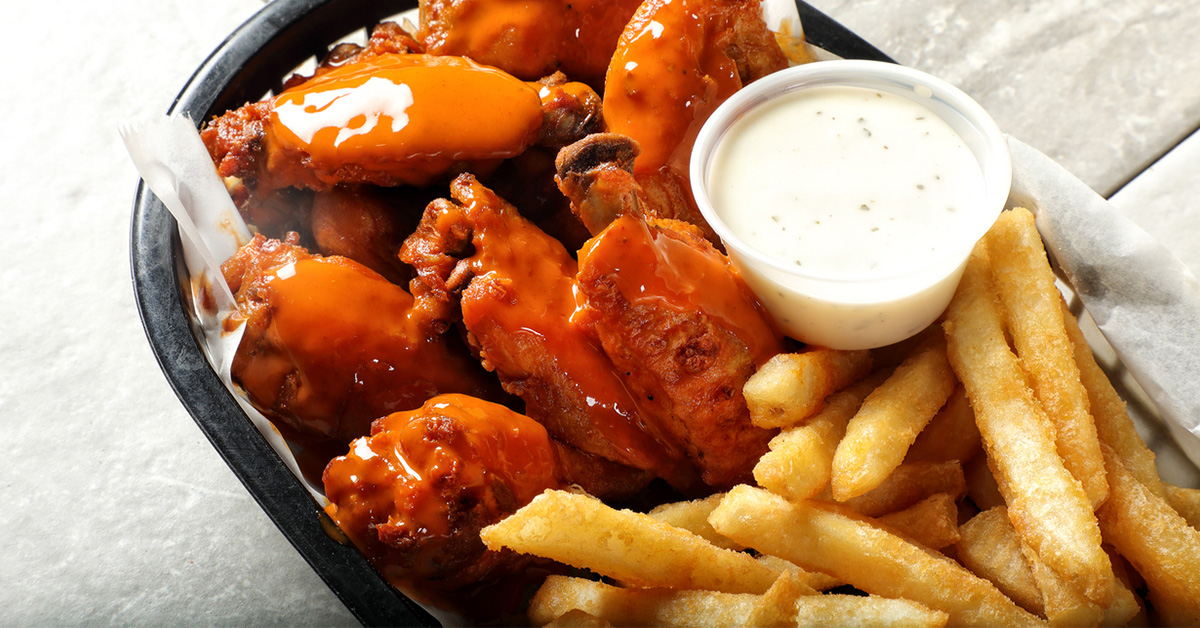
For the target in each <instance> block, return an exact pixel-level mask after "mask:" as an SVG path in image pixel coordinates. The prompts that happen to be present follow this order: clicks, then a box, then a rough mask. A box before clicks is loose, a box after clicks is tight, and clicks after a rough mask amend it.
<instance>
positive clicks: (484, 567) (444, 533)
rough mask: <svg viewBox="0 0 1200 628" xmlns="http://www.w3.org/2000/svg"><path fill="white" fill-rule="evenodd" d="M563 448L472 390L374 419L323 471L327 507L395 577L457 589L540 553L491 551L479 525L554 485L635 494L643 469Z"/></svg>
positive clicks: (530, 423) (379, 565)
mask: <svg viewBox="0 0 1200 628" xmlns="http://www.w3.org/2000/svg"><path fill="white" fill-rule="evenodd" d="M616 467H617V466H616V465H614V464H613V463H611V462H607V461H603V460H597V459H594V458H592V457H589V456H587V455H586V454H583V453H582V452H580V451H578V450H576V449H575V448H573V447H570V446H568V445H564V444H562V443H560V442H558V441H555V440H554V439H552V438H550V435H549V434H548V433H547V432H546V429H545V428H544V427H542V426H541V425H540V424H539V423H537V422H536V421H534V420H533V419H530V418H529V417H526V416H524V415H522V414H518V413H516V412H513V411H512V410H509V409H508V408H506V407H504V406H501V405H497V404H494V403H489V402H486V401H482V400H479V399H476V398H473V397H469V396H465V395H440V396H437V397H434V398H432V399H430V400H429V401H427V402H425V404H424V405H422V406H421V407H420V408H419V409H416V410H410V411H406V412H397V413H394V414H391V415H389V416H387V417H384V418H381V419H379V420H377V421H375V423H374V424H372V426H371V435H370V436H369V437H364V438H360V439H357V440H355V441H354V442H353V443H352V444H351V445H350V448H349V452H348V453H346V454H345V455H343V456H339V457H337V458H335V459H334V460H333V461H331V462H330V463H329V466H327V467H326V469H325V473H324V476H323V482H324V485H325V493H326V496H327V497H328V499H329V502H330V505H329V506H327V507H326V511H327V512H328V513H329V515H330V517H332V518H333V520H334V521H335V522H336V523H337V524H338V527H339V528H340V529H342V530H343V531H344V532H346V534H347V535H348V536H349V537H350V539H351V540H352V541H353V542H354V544H355V545H356V546H357V547H358V548H359V549H361V550H362V551H363V553H364V554H365V555H366V556H367V557H368V559H369V560H370V561H371V562H372V563H373V564H374V565H375V566H376V567H377V568H378V569H379V571H380V572H381V573H383V574H384V575H385V576H386V577H387V578H388V579H389V580H390V581H391V582H393V583H394V584H397V585H400V586H402V585H404V584H420V585H424V586H425V587H426V588H432V589H437V590H443V591H444V590H454V589H458V588H460V587H463V586H465V585H472V584H475V583H477V582H479V581H481V580H485V579H487V578H494V577H496V576H500V575H507V574H512V573H515V572H516V571H517V570H518V569H519V568H521V567H523V566H526V565H528V564H529V563H530V561H531V560H532V559H531V558H530V557H528V556H524V555H520V554H517V553H515V552H511V551H503V552H494V551H489V550H487V549H486V548H485V547H484V545H483V542H482V541H480V539H479V531H480V530H481V529H482V528H483V527H484V526H487V525H490V524H492V523H495V522H497V521H499V520H500V519H502V518H504V517H505V516H507V515H509V514H512V513H513V512H516V510H517V509H518V508H520V507H521V506H524V505H525V504H527V503H529V501H531V500H532V499H533V498H534V497H535V496H537V495H538V494H539V493H541V492H542V491H544V490H545V489H548V488H565V487H568V486H571V485H573V484H582V485H584V487H585V488H586V489H588V490H589V492H593V491H595V492H593V494H596V495H600V496H614V495H617V496H620V495H626V494H628V493H630V492H631V491H633V490H636V489H638V488H640V487H641V486H642V485H643V484H644V474H639V473H636V472H631V470H629V469H627V468H626V469H624V470H620V469H617V471H616V475H609V474H608V473H607V472H608V471H612V470H613V469H614V468H616Z"/></svg>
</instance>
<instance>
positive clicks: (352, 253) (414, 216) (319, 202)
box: [310, 186, 431, 286]
mask: <svg viewBox="0 0 1200 628" xmlns="http://www.w3.org/2000/svg"><path fill="white" fill-rule="evenodd" d="M426 196H428V195H427V194H425V193H423V192H422V190H420V189H416V188H389V189H383V188H375V187H370V186H339V187H336V188H333V189H332V190H328V191H321V192H316V193H315V194H314V195H313V201H312V212H311V222H310V229H311V232H312V237H313V242H314V244H315V245H316V248H317V250H318V251H319V252H320V253H321V254H322V255H326V256H329V255H340V256H342V257H348V258H350V259H352V260H354V261H356V262H358V263H360V264H362V265H363V266H366V267H367V268H370V269H371V270H373V271H375V272H377V273H379V274H380V275H383V276H384V277H385V278H386V279H387V280H388V281H390V282H392V283H394V284H396V285H400V286H404V285H407V284H408V282H409V281H410V280H411V279H412V277H413V272H412V268H410V267H409V266H408V265H407V264H405V263H403V262H401V261H400V258H399V257H398V253H399V252H400V245H401V243H403V242H404V238H405V237H407V236H408V234H410V233H412V230H413V229H415V228H416V226H417V222H418V221H419V220H420V219H421V211H422V209H423V208H424V206H425V205H426V204H427V203H428V202H429V200H431V199H429V198H426Z"/></svg>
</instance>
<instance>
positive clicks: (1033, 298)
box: [985, 207, 1108, 508]
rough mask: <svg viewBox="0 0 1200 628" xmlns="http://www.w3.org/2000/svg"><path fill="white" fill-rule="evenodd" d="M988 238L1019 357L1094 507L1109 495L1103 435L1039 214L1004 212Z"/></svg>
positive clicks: (1059, 444)
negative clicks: (1037, 221) (1066, 321)
mask: <svg viewBox="0 0 1200 628" xmlns="http://www.w3.org/2000/svg"><path fill="white" fill-rule="evenodd" d="M985 240H986V242H987V248H988V254H989V255H990V256H991V261H992V277H993V281H994V282H995V287H996V292H997V294H998V295H999V297H1000V302H1001V303H1002V304H1003V305H1004V313H1005V322H1007V323H1008V328H1009V331H1010V332H1011V334H1012V339H1013V345H1014V346H1015V347H1016V350H1017V355H1018V356H1019V357H1020V363H1021V365H1022V366H1023V367H1024V369H1025V372H1026V373H1027V374H1028V375H1029V379H1030V381H1031V383H1032V385H1033V393H1034V396H1035V397H1037V399H1038V401H1039V402H1041V404H1042V407H1043V408H1044V409H1045V410H1046V414H1047V415H1048V416H1049V417H1050V420H1051V422H1052V423H1053V424H1054V428H1055V442H1056V444H1057V447H1058V454H1059V456H1060V457H1062V459H1063V463H1064V465H1065V466H1066V468H1067V470H1068V471H1070V472H1071V475H1073V476H1074V477H1075V479H1077V480H1079V482H1080V483H1081V484H1083V490H1084V491H1085V492H1087V495H1088V499H1090V500H1091V503H1092V507H1093V508H1095V507H1097V506H1099V505H1100V504H1101V503H1102V502H1103V501H1104V498H1105V497H1106V496H1107V495H1108V482H1107V481H1106V480H1105V479H1104V461H1103V460H1102V459H1101V457H1100V440H1099V438H1098V437H1097V436H1096V424H1095V422H1094V421H1093V420H1092V415H1091V411H1090V409H1089V402H1088V393H1087V390H1086V389H1085V388H1084V386H1083V383H1082V382H1081V381H1080V379H1079V367H1078V366H1077V365H1076V363H1075V356H1074V348H1073V346H1072V344H1071V341H1070V340H1069V339H1068V338H1067V334H1066V328H1065V327H1064V321H1063V313H1062V306H1061V305H1060V304H1061V303H1062V294H1061V293H1059V291H1058V288H1057V287H1056V286H1055V285H1054V272H1053V271H1051V270H1050V263H1049V262H1048V261H1047V260H1046V252H1045V250H1044V248H1043V244H1042V239H1041V236H1039V235H1038V232H1037V228H1036V227H1035V226H1034V219H1033V214H1032V213H1030V212H1029V210H1027V209H1024V208H1021V207H1018V208H1016V209H1013V210H1011V211H1006V212H1003V213H1002V214H1001V215H1000V217H999V218H998V219H997V220H996V223H995V224H994V225H993V226H992V228H991V230H989V231H988V234H987V236H986V238H985Z"/></svg>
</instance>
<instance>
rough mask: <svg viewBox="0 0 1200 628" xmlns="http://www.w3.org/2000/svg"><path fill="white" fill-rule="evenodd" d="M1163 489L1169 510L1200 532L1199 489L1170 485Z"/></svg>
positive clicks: (1165, 485)
mask: <svg viewBox="0 0 1200 628" xmlns="http://www.w3.org/2000/svg"><path fill="white" fill-rule="evenodd" d="M1130 472H1131V473H1132V471H1130ZM1163 487H1164V488H1165V489H1166V493H1167V495H1166V497H1167V503H1168V504H1170V505H1171V508H1174V509H1175V512H1177V513H1179V516H1180V517H1183V519H1184V520H1185V521H1187V522H1188V525H1190V526H1192V527H1193V528H1196V529H1198V530H1200V489H1195V488H1180V487H1178V486H1172V485H1170V484H1163ZM1147 488H1149V487H1147Z"/></svg>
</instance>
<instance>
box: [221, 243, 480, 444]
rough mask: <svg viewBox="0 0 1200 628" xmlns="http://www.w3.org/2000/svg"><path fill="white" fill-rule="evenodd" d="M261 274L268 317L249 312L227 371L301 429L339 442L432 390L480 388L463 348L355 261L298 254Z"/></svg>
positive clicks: (401, 291)
mask: <svg viewBox="0 0 1200 628" xmlns="http://www.w3.org/2000/svg"><path fill="white" fill-rule="evenodd" d="M267 279H269V280H268V281H265V282H264V287H263V289H262V291H261V293H260V298H261V299H262V300H263V301H264V303H265V306H266V307H265V308H262V313H263V314H264V315H266V316H268V317H269V324H268V325H267V326H266V327H265V328H262V327H261V326H260V325H257V324H254V319H253V318H252V319H251V321H250V322H251V325H250V328H251V329H252V330H254V332H252V331H247V335H246V336H245V337H244V338H243V341H242V345H243V346H242V347H241V348H240V349H239V352H238V357H237V359H236V360H235V362H234V366H233V376H234V378H235V380H236V381H237V382H238V383H239V384H240V385H241V386H242V387H243V388H244V389H245V390H246V393H247V394H248V396H249V397H250V400H251V401H252V402H254V403H255V405H257V406H258V407H260V408H265V409H266V410H267V411H269V412H271V413H273V414H275V415H276V416H279V417H280V418H281V419H282V420H283V421H284V422H285V423H287V424H289V425H290V426H291V427H293V428H295V429H297V430H299V431H300V432H301V433H304V434H308V435H312V436H320V437H325V438H329V439H333V440H335V441H340V442H342V443H346V442H349V440H350V439H352V438H354V437H356V436H361V435H364V434H366V433H367V430H368V427H369V425H370V422H371V421H372V420H374V419H376V418H378V417H380V416H383V415H385V414H388V413H390V412H395V411H397V410H407V409H411V408H416V407H418V406H420V405H421V403H422V402H424V401H425V400H426V399H428V398H429V397H431V396H433V395H435V394H437V393H439V392H470V393H474V394H484V391H486V389H487V386H486V384H485V383H484V382H485V380H484V379H483V377H482V373H481V372H480V370H479V368H478V366H477V365H476V364H474V363H473V361H472V360H471V358H470V356H468V355H466V354H465V353H463V354H459V353H456V352H454V351H452V350H451V349H450V348H449V347H448V346H447V345H446V343H445V341H444V339H443V338H442V337H440V336H429V335H428V334H427V333H425V332H424V330H422V329H421V325H420V319H419V315H418V313H416V312H414V310H413V298H412V296H410V295H409V294H408V293H407V292H406V291H405V290H404V289H403V288H401V287H399V286H396V285H394V284H392V283H389V282H388V281H387V280H386V279H384V278H383V277H382V276H380V275H378V274H376V273H375V272H374V271H371V270H370V269H368V268H366V267H365V266H362V265H360V264H358V263H356V262H353V261H351V260H348V259H346V258H341V257H327V258H309V259H301V260H299V261H296V262H294V263H291V264H287V265H284V266H281V267H278V268H276V269H274V270H273V271H272V275H271V276H270V277H268V278H267ZM260 329H261V333H259V332H258V330H260Z"/></svg>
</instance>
